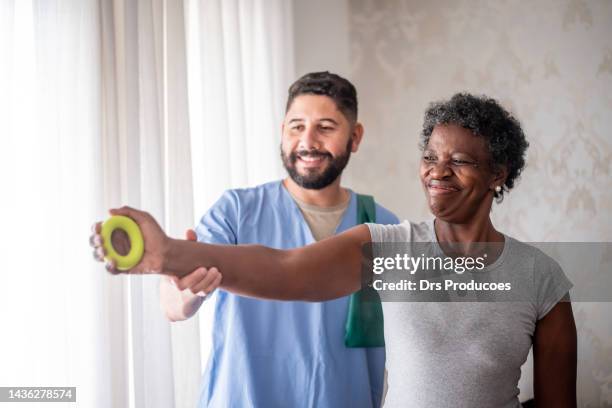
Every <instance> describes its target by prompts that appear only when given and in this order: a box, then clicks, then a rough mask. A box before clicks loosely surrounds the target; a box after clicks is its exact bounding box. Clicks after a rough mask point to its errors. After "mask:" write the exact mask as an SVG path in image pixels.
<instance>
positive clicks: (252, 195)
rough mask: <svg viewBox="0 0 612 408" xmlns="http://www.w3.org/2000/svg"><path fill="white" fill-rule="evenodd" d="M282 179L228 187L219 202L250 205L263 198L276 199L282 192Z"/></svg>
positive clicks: (241, 205) (240, 205)
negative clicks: (248, 185) (255, 184)
mask: <svg viewBox="0 0 612 408" xmlns="http://www.w3.org/2000/svg"><path fill="white" fill-rule="evenodd" d="M280 189H281V180H276V181H270V182H267V183H264V184H259V185H257V186H253V187H241V188H231V189H227V190H225V191H224V192H223V194H222V195H221V198H220V199H219V201H218V202H217V204H218V205H219V204H223V203H225V202H231V203H233V204H234V205H237V206H239V207H244V206H248V205H250V204H252V203H256V202H261V201H262V200H276V199H278V196H279V194H280V192H281V190H280Z"/></svg>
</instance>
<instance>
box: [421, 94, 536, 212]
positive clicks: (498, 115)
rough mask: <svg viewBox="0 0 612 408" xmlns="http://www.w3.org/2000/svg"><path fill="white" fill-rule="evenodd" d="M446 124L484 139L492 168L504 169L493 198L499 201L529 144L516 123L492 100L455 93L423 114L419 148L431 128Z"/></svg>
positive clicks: (522, 164)
mask: <svg viewBox="0 0 612 408" xmlns="http://www.w3.org/2000/svg"><path fill="white" fill-rule="evenodd" d="M447 124H453V125H457V126H461V127H463V128H465V129H468V130H470V131H472V133H474V134H475V135H478V136H481V137H484V138H485V140H486V141H487V145H488V147H489V152H490V154H491V164H492V166H493V167H495V166H499V165H504V166H506V167H507V169H508V177H507V178H506V182H505V183H504V188H503V189H502V191H500V192H499V193H497V192H496V193H495V198H496V199H497V200H498V201H501V200H502V199H503V195H504V191H509V190H510V189H511V188H512V187H514V182H515V180H516V179H517V178H518V177H519V175H520V174H521V172H522V171H523V168H524V167H525V151H526V150H527V147H528V146H529V143H528V142H527V140H526V138H525V134H524V133H523V129H522V128H521V124H520V123H519V121H518V120H517V119H516V118H515V117H514V116H512V115H511V114H510V113H509V112H508V111H506V110H505V109H504V108H503V107H502V106H501V105H500V104H499V103H498V102H497V101H496V100H495V99H492V98H489V97H487V96H484V95H483V96H474V95H471V94H468V93H458V94H455V95H453V97H452V98H450V99H449V100H447V101H442V102H435V103H432V104H431V105H430V106H429V108H428V109H427V111H425V119H424V121H423V131H422V133H421V148H425V147H426V146H427V143H429V137H430V136H431V134H432V132H433V130H434V127H436V126H437V125H447Z"/></svg>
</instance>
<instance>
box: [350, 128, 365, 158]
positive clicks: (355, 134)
mask: <svg viewBox="0 0 612 408" xmlns="http://www.w3.org/2000/svg"><path fill="white" fill-rule="evenodd" d="M351 137H352V138H353V141H352V144H351V153H356V152H357V150H359V144H360V143H361V140H362V139H363V125H362V124H361V123H360V122H357V123H355V125H353V131H352V132H351Z"/></svg>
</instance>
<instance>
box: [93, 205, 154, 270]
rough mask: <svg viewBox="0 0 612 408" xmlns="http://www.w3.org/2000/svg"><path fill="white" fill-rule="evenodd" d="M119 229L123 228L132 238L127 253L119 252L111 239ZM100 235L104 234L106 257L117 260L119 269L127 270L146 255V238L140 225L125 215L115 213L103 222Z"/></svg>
mask: <svg viewBox="0 0 612 408" xmlns="http://www.w3.org/2000/svg"><path fill="white" fill-rule="evenodd" d="M118 229H120V230H123V231H124V232H125V233H126V234H127V236H128V238H129V239H130V251H129V252H128V253H127V254H126V255H121V254H120V253H119V252H117V251H116V250H115V248H114V247H113V243H112V241H111V237H112V235H113V232H115V230H118ZM100 235H102V239H103V243H102V245H103V246H104V249H105V250H106V256H105V257H104V258H105V259H106V260H107V261H115V265H116V267H117V269H119V270H120V271H126V270H128V269H132V268H133V267H135V266H136V265H138V263H139V262H140V260H141V259H142V256H143V255H144V239H143V238H142V232H140V227H138V224H136V222H134V220H132V219H131V218H129V217H125V216H123V215H113V216H112V217H110V218H109V219H107V220H106V221H104V223H103V224H102V228H101V230H100Z"/></svg>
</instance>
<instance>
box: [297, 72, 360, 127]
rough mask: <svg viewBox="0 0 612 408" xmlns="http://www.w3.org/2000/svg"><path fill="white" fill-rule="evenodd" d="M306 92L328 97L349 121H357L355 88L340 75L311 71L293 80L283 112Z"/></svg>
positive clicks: (306, 93)
mask: <svg viewBox="0 0 612 408" xmlns="http://www.w3.org/2000/svg"><path fill="white" fill-rule="evenodd" d="M308 94H310V95H324V96H328V97H330V98H331V99H333V101H334V102H335V103H336V106H337V107H338V110H339V111H340V112H342V114H343V115H344V116H345V117H346V118H347V119H348V121H349V122H350V123H355V122H356V121H357V90H356V89H355V87H354V86H353V84H351V83H350V82H349V81H348V80H347V79H345V78H342V77H341V76H340V75H336V74H332V73H331V72H328V71H324V72H311V73H309V74H306V75H304V76H303V77H301V78H300V79H298V80H297V81H295V82H294V83H293V85H291V86H290V87H289V97H288V98H287V106H286V108H285V112H287V111H288V110H289V108H290V107H291V104H292V103H293V100H294V99H295V98H296V97H297V96H300V95H308Z"/></svg>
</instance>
